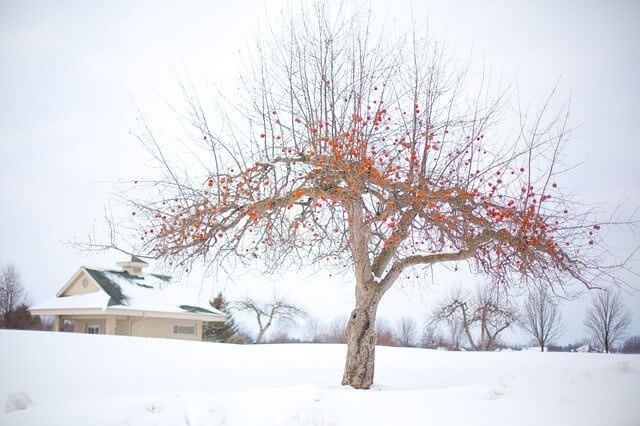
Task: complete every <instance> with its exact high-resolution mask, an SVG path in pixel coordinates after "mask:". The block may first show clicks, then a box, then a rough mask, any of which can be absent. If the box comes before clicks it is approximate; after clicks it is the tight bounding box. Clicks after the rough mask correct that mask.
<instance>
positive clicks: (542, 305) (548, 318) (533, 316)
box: [520, 287, 565, 352]
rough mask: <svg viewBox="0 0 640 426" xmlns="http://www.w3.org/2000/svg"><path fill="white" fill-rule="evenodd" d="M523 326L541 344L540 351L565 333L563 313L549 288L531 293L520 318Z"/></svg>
mask: <svg viewBox="0 0 640 426" xmlns="http://www.w3.org/2000/svg"><path fill="white" fill-rule="evenodd" d="M520 324H521V326H522V328H523V329H524V330H525V331H526V332H527V333H529V334H530V335H531V336H532V337H533V338H534V339H535V341H536V343H537V344H538V345H539V346H540V351H542V352H544V349H545V348H546V347H547V345H549V343H550V342H552V341H553V340H554V339H557V338H558V337H560V336H561V335H562V334H563V333H564V330H565V328H564V324H563V321H562V314H561V313H560V311H559V310H558V306H557V305H556V304H555V303H554V302H553V300H551V295H550V294H549V291H548V289H546V288H544V287H543V288H541V289H539V290H538V291H537V292H532V293H530V294H529V297H528V298H527V301H526V302H525V305H524V312H523V313H522V317H521V319H520Z"/></svg>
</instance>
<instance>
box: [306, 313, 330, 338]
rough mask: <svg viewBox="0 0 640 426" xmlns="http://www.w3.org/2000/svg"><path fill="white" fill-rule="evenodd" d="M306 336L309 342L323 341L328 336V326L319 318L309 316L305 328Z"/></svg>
mask: <svg viewBox="0 0 640 426" xmlns="http://www.w3.org/2000/svg"><path fill="white" fill-rule="evenodd" d="M304 338H305V340H306V341H307V342H311V343H322V342H325V341H326V338H327V328H326V326H325V325H324V324H323V323H322V321H320V320H319V319H317V318H313V317H309V318H308V319H307V321H306V324H305V328H304Z"/></svg>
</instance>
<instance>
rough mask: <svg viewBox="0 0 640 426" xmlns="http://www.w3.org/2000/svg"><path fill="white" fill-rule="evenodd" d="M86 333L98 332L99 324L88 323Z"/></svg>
mask: <svg viewBox="0 0 640 426" xmlns="http://www.w3.org/2000/svg"><path fill="white" fill-rule="evenodd" d="M87 333H89V334H100V326H99V325H88V326H87Z"/></svg>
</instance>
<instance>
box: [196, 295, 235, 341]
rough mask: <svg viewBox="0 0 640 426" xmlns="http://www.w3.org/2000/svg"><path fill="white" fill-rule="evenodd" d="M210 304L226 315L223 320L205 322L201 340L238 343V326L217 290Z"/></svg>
mask: <svg viewBox="0 0 640 426" xmlns="http://www.w3.org/2000/svg"><path fill="white" fill-rule="evenodd" d="M210 305H211V306H212V307H213V308H215V309H217V310H219V311H220V312H222V313H224V314H226V315H227V318H226V319H225V320H224V322H205V323H204V326H203V327H202V340H206V341H210V342H221V343H238V342H239V341H240V338H239V337H238V336H237V335H236V333H237V332H238V326H237V325H236V322H235V320H234V319H233V315H231V311H230V310H229V306H228V304H227V301H226V299H225V298H224V296H223V295H222V292H219V293H218V295H217V296H216V297H215V298H214V299H213V300H212V301H211V302H210Z"/></svg>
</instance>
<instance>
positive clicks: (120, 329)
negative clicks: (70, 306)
mask: <svg viewBox="0 0 640 426" xmlns="http://www.w3.org/2000/svg"><path fill="white" fill-rule="evenodd" d="M63 319H64V320H71V321H73V331H74V332H75V333H86V332H87V326H90V325H97V326H99V327H100V334H116V335H121V336H138V337H163V338H169V339H182V340H202V325H203V321H201V320H183V319H170V318H155V317H130V316H108V318H105V317H102V318H95V319H94V318H88V317H86V316H84V317H74V316H73V315H65V316H63V317H60V320H63ZM174 325H177V326H187V327H188V326H193V327H195V334H175V333H174ZM108 326H109V327H108Z"/></svg>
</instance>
